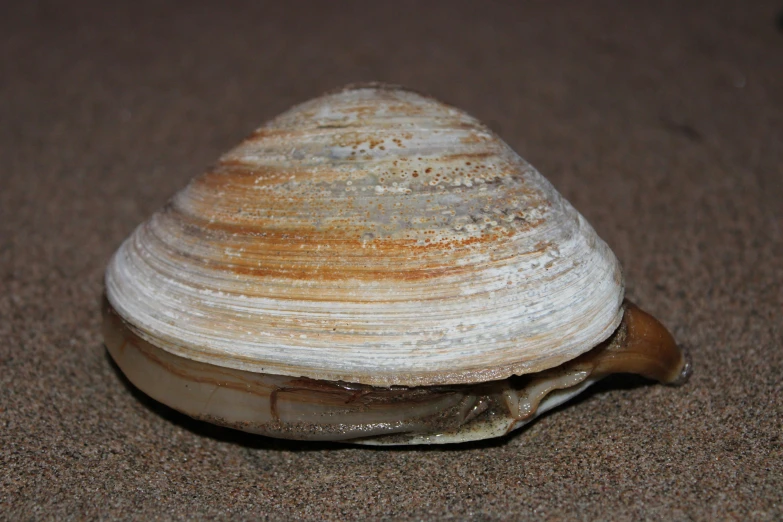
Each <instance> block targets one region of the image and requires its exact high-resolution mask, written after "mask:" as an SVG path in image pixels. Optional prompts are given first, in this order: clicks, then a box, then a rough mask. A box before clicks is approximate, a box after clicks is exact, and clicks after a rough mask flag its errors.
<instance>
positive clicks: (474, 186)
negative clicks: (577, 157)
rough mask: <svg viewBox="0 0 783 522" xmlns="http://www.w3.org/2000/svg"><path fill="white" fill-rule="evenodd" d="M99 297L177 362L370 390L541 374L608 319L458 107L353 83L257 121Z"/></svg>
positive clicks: (538, 208)
mask: <svg viewBox="0 0 783 522" xmlns="http://www.w3.org/2000/svg"><path fill="white" fill-rule="evenodd" d="M106 294H107V297H108V299H109V302H110V303H111V305H112V306H113V307H114V309H115V310H116V311H117V312H118V313H119V314H120V316H121V317H122V318H123V319H124V320H125V321H127V323H128V324H129V325H130V327H131V328H132V329H133V330H134V332H135V333H137V334H138V335H139V336H141V337H142V338H144V339H145V340H147V341H149V342H151V343H153V344H154V345H156V346H159V347H161V348H163V349H164V350H166V351H168V352H170V353H172V354H175V355H179V356H181V357H185V358H187V359H190V360H194V361H199V362H204V363H209V364H213V365H217V366H222V367H227V368H234V369H239V370H246V371H251V372H256V373H267V374H276V375H284V376H305V377H309V378H312V379H323V380H330V381H337V380H340V381H347V382H354V383H362V384H370V385H375V386H391V385H405V386H418V385H435V384H456V383H474V382H483V381H489V380H496V379H503V378H506V377H508V376H510V375H512V374H517V375H520V374H524V373H530V372H536V371H540V370H543V369H546V368H552V367H554V366H557V365H559V364H561V363H563V362H564V361H567V360H571V359H573V358H574V357H576V356H577V355H578V354H581V353H584V352H586V351H588V350H590V349H591V348H593V347H595V346H596V345H597V344H598V343H600V342H601V341H603V340H604V339H606V338H607V337H609V335H610V334H611V333H612V332H613V331H614V330H615V328H616V327H617V326H618V324H619V322H620V319H621V316H622V311H621V302H622V298H623V284H622V275H621V271H620V268H619V265H618V262H617V260H616V258H615V256H614V255H613V254H612V252H611V251H610V250H609V248H608V247H607V246H606V244H605V243H604V242H603V241H602V240H601V239H600V238H598V236H597V235H596V234H595V232H594V230H593V229H592V227H591V226H590V225H589V224H588V223H587V222H586V221H585V219H584V218H583V217H582V216H581V215H580V214H579V213H578V212H577V211H576V210H574V208H573V207H572V206H571V205H570V204H569V203H568V202H567V201H565V200H564V199H563V198H562V197H561V196H560V194H558V193H557V191H556V190H555V189H554V188H553V187H552V185H551V184H550V183H549V182H548V181H547V180H546V179H545V178H544V177H543V176H541V175H540V174H539V173H538V172H537V171H536V170H535V169H534V168H533V167H532V166H530V165H529V164H528V163H526V162H525V161H524V160H523V159H522V158H520V157H519V156H518V155H517V154H516V153H514V152H513V151H512V150H511V148H510V147H508V146H507V145H506V144H505V143H504V142H502V141H501V140H500V139H499V138H498V137H497V136H496V135H494V134H493V133H492V132H491V131H490V130H488V129H487V128H486V127H485V126H483V125H482V124H481V123H479V122H478V121H477V120H475V119H474V118H472V117H471V116H469V115H467V114H465V113H464V112H462V111H460V110H458V109H455V108H453V107H450V106H447V105H444V104H442V103H440V102H438V101H436V100H434V99H432V98H430V97H426V96H423V95H420V94H417V93H415V92H412V91H408V90H404V89H401V88H394V87H387V86H378V85H370V86H360V87H353V88H347V89H345V90H342V91H340V92H336V93H332V94H328V95H326V96H322V97H320V98H317V99H314V100H312V101H309V102H306V103H304V104H302V105H299V106H297V107H294V108H293V109H291V110H289V111H287V112H286V113H284V114H282V115H281V116H279V117H277V118H276V119H274V120H272V121H270V122H269V123H267V124H266V125H264V126H263V127H261V128H260V129H259V130H258V131H256V132H255V133H254V134H253V135H252V136H251V137H250V138H248V139H247V140H245V141H244V142H243V143H241V144H240V145H239V146H238V147H236V148H235V149H234V150H232V151H230V152H229V153H227V154H226V155H224V156H223V157H222V158H221V159H220V161H219V162H218V163H217V165H215V166H214V167H213V168H211V169H210V170H209V171H208V172H207V173H205V174H203V175H202V176H199V177H197V178H195V179H194V180H193V181H192V182H191V183H190V184H189V185H188V186H187V187H186V188H185V189H183V190H182V191H181V192H179V193H178V194H176V195H175V196H174V197H173V199H172V200H171V201H170V203H169V204H168V205H167V206H166V207H165V208H164V209H162V210H161V211H159V212H157V213H156V214H155V215H154V216H152V218H151V219H150V220H149V221H147V222H146V223H144V224H142V225H141V226H139V227H138V229H136V231H135V232H134V233H133V235H132V236H131V237H130V238H129V239H128V240H127V241H126V242H125V243H124V244H123V245H122V247H121V248H120V249H119V251H118V252H117V253H116V254H115V256H114V258H113V259H112V261H111V263H110V266H109V268H108V271H107V274H106Z"/></svg>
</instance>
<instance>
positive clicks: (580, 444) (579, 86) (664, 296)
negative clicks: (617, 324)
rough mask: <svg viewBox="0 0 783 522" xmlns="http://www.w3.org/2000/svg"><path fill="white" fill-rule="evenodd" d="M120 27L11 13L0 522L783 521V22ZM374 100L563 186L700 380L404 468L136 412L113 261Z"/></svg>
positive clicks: (466, 11) (379, 454) (658, 13)
mask: <svg viewBox="0 0 783 522" xmlns="http://www.w3.org/2000/svg"><path fill="white" fill-rule="evenodd" d="M7 4H10V2H9V3H7ZM20 4H21V3H20ZM108 4H109V3H106V5H104V3H102V2H97V1H96V2H93V3H90V2H86V1H81V0H79V1H74V2H70V3H65V2H62V3H56V4H55V3H48V2H28V3H24V5H18V6H16V7H10V6H9V5H4V6H3V7H0V13H1V14H0V518H2V519H7V520H20V519H25V518H30V519H62V518H74V519H75V518H107V519H108V518H134V519H151V518H153V517H157V518H159V519H198V518H207V517H209V518H213V517H218V518H234V519H249V518H253V519H256V518H260V519H265V518H268V519H272V520H278V519H334V520H338V519H343V520H346V519H364V518H365V517H369V518H371V519H381V518H387V519H403V520H405V519H411V520H413V519H431V518H436V519H472V520H496V519H505V520H518V519H523V518H534V519H552V520H554V519H562V518H568V519H572V518H581V519H617V520H638V519H640V518H647V519H670V520H690V519H697V520H714V519H729V520H730V519H735V520H779V519H781V518H783V501H781V491H783V397H781V395H782V394H783V386H782V385H781V375H783V351H782V350H781V348H782V346H783V319H782V318H781V310H782V309H783V289H782V284H783V283H782V282H783V260H782V258H783V181H782V180H783V29H781V26H780V25H779V24H780V23H781V22H778V21H776V17H777V16H778V13H779V12H780V10H781V9H783V4H781V3H780V2H776V1H771V2H762V1H759V2H741V1H736V2H722V3H721V2H711V1H710V2H708V1H705V2H700V3H699V2H673V1H672V2H664V3H662V4H660V3H659V4H656V5H653V2H648V3H642V2H633V3H632V2H626V3H620V2H616V3H612V2H581V1H571V2H530V3H524V4H523V3H519V4H516V3H512V2H497V3H492V2H476V3H452V4H447V3H426V4H424V3H423V2H422V3H420V4H417V3H408V2H385V3H382V4H375V3H373V4H370V3H366V2H365V3H359V2H348V3H340V4H339V6H338V5H337V4H333V3H326V2H324V3H313V4H306V3H292V4H291V5H289V6H288V7H287V8H285V9H281V8H280V7H279V6H280V5H282V4H284V2H277V3H269V4H266V5H263V4H257V3H254V2H247V3H226V4H224V5H222V6H220V7H218V3H217V2H214V3H207V2H205V3H203V4H195V3H184V2H183V3H172V2H168V3H165V4H161V5H160V6H158V5H157V4H158V2H152V1H144V2H125V3H122V4H120V3H118V4H117V5H115V6H113V7H107V6H108ZM645 6H646V7H645ZM366 80H381V81H387V82H394V83H401V84H405V85H408V86H410V87H413V88H416V89H419V90H423V91H426V92H429V93H431V94H433V95H435V96H437V97H439V98H441V99H443V100H445V101H447V102H450V103H452V104H454V105H457V106H459V107H462V108H464V109H466V110H468V111H469V112H471V113H472V114H474V115H476V116H477V117H479V118H480V119H482V120H484V121H485V122H487V123H488V124H489V125H490V126H491V127H492V128H493V129H495V130H496V131H497V132H499V133H500V134H501V136H502V137H503V138H504V139H505V140H506V141H507V142H508V143H509V144H511V145H512V146H513V147H514V148H515V149H516V150H517V151H519V152H520V154H522V155H523V156H524V157H525V158H527V159H528V160H529V161H531V162H532V163H533V164H534V165H536V166H537V167H538V168H539V170H541V171H542V172H543V173H544V174H545V175H547V176H548V177H549V179H550V180H551V181H552V182H553V183H554V185H555V186H556V187H557V188H558V189H559V190H560V191H561V192H562V193H563V194H564V195H565V196H566V197H567V198H568V199H570V200H571V202H572V203H573V204H574V205H575V206H576V207H577V208H578V209H579V210H580V211H581V212H582V213H583V214H584V215H585V216H586V217H587V219H588V220H589V221H590V222H591V223H592V224H593V225H594V226H595V228H596V229H597V230H598V232H599V234H600V235H601V236H602V237H603V238H604V239H605V240H606V241H607V242H608V243H609V244H610V246H611V247H612V248H613V249H614V251H615V252H616V253H617V255H618V257H619V258H620V260H621V262H622V263H623V265H624V267H625V272H626V278H627V282H628V295H629V296H630V297H631V298H632V299H634V300H635V301H637V302H638V303H639V304H640V305H642V306H643V307H644V308H646V309H648V310H650V311H651V312H652V313H654V314H655V315H657V316H659V317H660V318H661V319H662V320H663V322H664V323H665V324H667V325H668V326H669V327H670V328H671V329H672V331H673V332H674V333H675V335H676V337H677V338H678V340H679V341H681V343H682V344H683V345H684V346H687V347H688V348H689V349H690V350H691V352H692V354H693V359H694V365H695V373H694V375H693V378H692V380H691V381H690V383H689V384H688V385H687V386H685V387H683V388H679V389H674V388H667V387H663V386H651V385H648V384H647V383H644V382H640V381H638V380H634V379H623V378H620V379H614V380H611V381H609V382H607V383H606V384H602V385H599V386H598V387H596V388H595V389H594V390H593V392H592V393H590V394H588V395H587V396H585V397H583V398H581V399H580V400H578V401H576V403H574V404H572V405H571V406H569V407H567V408H561V409H559V410H558V411H556V412H553V413H552V414H550V415H547V416H546V417H544V418H542V419H540V420H539V421H538V422H536V423H535V424H533V425H532V426H530V427H529V428H528V429H525V430H523V431H521V432H518V433H516V434H514V435H512V436H510V437H507V438H505V439H501V440H497V441H491V442H488V443H482V444H473V445H467V446H458V447H449V448H434V449H402V450H376V449H363V448H356V447H351V446H340V445H330V444H306V443H297V442H284V441H275V440H271V439H266V438H263V437H252V436H246V435H244V434H240V433H237V432H232V431H230V430H223V429H219V428H214V427H211V426H208V425H205V424H202V423H197V422H194V421H191V420H189V419H188V418H186V417H183V416H181V415H178V414H176V413H174V412H172V411H171V410H169V409H167V408H165V407H163V406H161V405H159V404H157V403H154V402H153V401H151V400H149V399H147V398H145V397H144V396H142V395H141V394H140V393H138V392H136V391H134V390H133V389H132V388H131V387H130V386H129V385H128V384H127V383H126V382H125V381H124V380H123V379H122V377H121V376H120V375H119V374H118V372H117V371H116V369H115V367H114V366H113V365H112V363H111V362H110V360H109V358H108V357H107V355H106V351H105V349H104V347H103V345H102V341H101V336H100V333H99V328H100V313H99V303H100V294H101V289H102V275H103V270H104V267H105V265H106V263H107V261H108V259H109V256H110V255H111V254H112V252H113V251H114V250H115V249H116V248H117V247H118V245H119V244H120V242H121V241H122V240H123V238H125V237H126V236H127V235H128V234H129V233H130V232H131V230H132V229H133V228H134V227H135V226H136V225H137V224H138V223H139V222H141V221H142V220H144V219H145V218H146V217H147V216H148V215H149V214H150V213H151V212H152V211H153V210H155V209H156V208H157V207H159V206H160V205H162V204H163V203H164V202H165V201H166V199H167V198H168V197H169V196H170V195H171V194H172V193H173V192H174V191H175V190H177V189H178V188H180V187H182V186H183V185H184V184H185V183H186V182H187V180H188V179H189V178H190V177H191V176H193V175H195V174H197V173H199V172H200V171H202V170H203V169H204V168H205V167H206V166H207V165H209V164H210V163H211V162H213V161H214V160H215V159H216V158H217V157H218V155H219V154H220V153H222V152H223V151H225V150H227V149H228V148H230V147H231V146H232V145H233V144H235V143H236V142H238V141H239V140H240V139H241V138H242V137H243V136H244V135H246V134H247V133H249V132H250V131H251V130H252V129H253V128H254V127H255V126H257V125H258V124H260V123H261V122H263V121H264V120H266V119H267V118H269V117H271V116H274V115H275V114H277V113H278V112H280V111H282V110H284V109H286V108H287V107H288V106H289V105H291V104H293V103H295V102H299V101H303V100H305V99H307V98H310V97H312V96H315V95H317V94H319V93H321V92H322V91H325V90H328V89H331V88H334V87H337V86H340V85H342V84H344V83H348V82H353V81H366Z"/></svg>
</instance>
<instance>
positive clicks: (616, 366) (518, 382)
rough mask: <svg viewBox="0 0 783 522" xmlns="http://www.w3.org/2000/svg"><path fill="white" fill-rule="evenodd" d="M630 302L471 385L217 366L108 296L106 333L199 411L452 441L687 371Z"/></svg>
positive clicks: (121, 357) (296, 431) (152, 384)
mask: <svg viewBox="0 0 783 522" xmlns="http://www.w3.org/2000/svg"><path fill="white" fill-rule="evenodd" d="M624 308H625V310H624V316H623V322H622V323H621V325H620V327H619V328H618V329H617V330H616V331H615V333H614V334H613V335H612V337H610V338H609V339H608V340H607V341H605V342H603V343H601V344H600V345H599V346H597V347H596V348H594V349H593V350H591V351H590V352H588V353H586V354H583V355H582V356H580V357H577V358H576V359H574V360H572V361H569V362H567V363H565V364H563V365H560V366H558V367H556V368H552V369H549V370H545V371H542V372H538V373H533V374H529V375H522V376H513V377H511V378H508V379H504V380H500V381H492V382H487V383H478V384H466V385H446V386H424V387H404V386H400V387H391V388H379V387H373V386H368V385H360V384H351V383H344V382H330V381H318V380H313V379H307V378H291V377H286V376H279V375H271V374H256V373H251V372H246V371H241V370H233V369H229V368H222V367H217V366H214V365H210V364H205V363H201V362H197V361H192V360H188V359H185V358H182V357H179V356H177V355H173V354H171V353H169V352H166V351H164V350H162V349H160V348H157V347H155V346H154V345H152V344H150V343H148V342H147V341H145V340H143V339H141V338H140V337H138V336H137V335H136V334H135V333H134V332H133V330H132V327H131V326H130V325H128V324H127V323H125V322H124V321H123V320H122V319H121V318H120V316H119V315H118V314H117V313H116V312H115V311H114V309H113V308H112V307H111V305H110V304H109V303H108V301H105V302H104V336H105V340H106V346H107V348H108V350H109V352H110V354H111V355H112V357H113V358H114V360H115V361H116V362H117V364H118V366H119V367H120V368H121V369H122V371H123V372H124V373H125V374H126V375H127V377H128V378H129V380H130V381H131V382H132V383H133V384H134V385H136V386H137V387H138V388H140V389H141V390H142V391H144V392H145V393H147V394H148V395H150V396H151V397H153V398H154V399H156V400H159V401H161V402H163V403H164V404H167V405H168V406H171V407H172V408H174V409H176V410H178V411H181V412H183V413H185V414H187V415H189V416H191V417H194V418H197V419H201V420H206V421H209V422H213V423H216V424H221V425H224V426H228V427H232V428H236V429H240V430H243V431H248V432H251V433H259V434H263V435H270V436H275V437H282V438H290V439H302V440H344V441H351V442H357V443H363V444H418V443H446V442H464V441H468V440H476V439H483V438H487V437H494V436H500V435H503V434H505V433H508V432H509V431H511V430H514V429H517V428H519V427H520V426H522V425H524V424H526V423H528V422H530V421H531V420H533V419H534V418H536V417H537V416H539V415H540V414H541V413H543V412H545V411H547V410H549V409H551V408H554V407H556V406H557V405H559V404H561V403H563V402H565V401H567V400H568V399H570V398H571V397H573V396H575V395H577V394H578V393H580V392H581V391H582V390H584V389H585V388H587V387H588V386H589V385H590V384H592V383H594V382H596V381H597V380H599V379H600V378H602V377H604V376H606V375H609V374H612V373H620V372H630V373H637V374H639V375H643V376H645V377H648V378H652V379H656V380H659V381H662V382H666V383H674V382H677V381H679V380H682V376H683V375H685V374H686V373H687V371H688V368H689V365H688V364H687V361H686V358H685V357H684V355H683V353H682V352H681V351H680V350H679V349H678V347H677V345H676V344H675V343H674V340H673V339H672V337H671V335H670V334H669V333H668V332H667V331H666V329H665V328H664V327H663V326H662V325H661V324H660V323H659V322H658V321H656V320H655V319H654V318H652V316H650V315H649V314H646V313H645V312H643V311H641V310H640V309H639V308H637V307H636V306H635V305H633V304H631V303H629V302H626V303H625V305H624Z"/></svg>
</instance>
